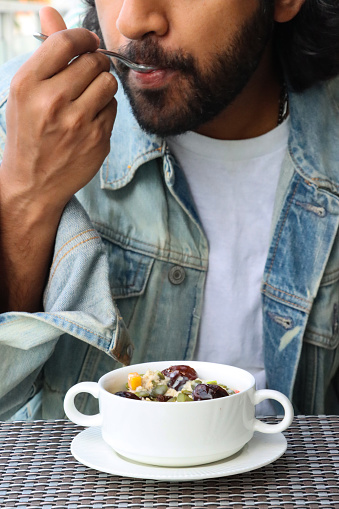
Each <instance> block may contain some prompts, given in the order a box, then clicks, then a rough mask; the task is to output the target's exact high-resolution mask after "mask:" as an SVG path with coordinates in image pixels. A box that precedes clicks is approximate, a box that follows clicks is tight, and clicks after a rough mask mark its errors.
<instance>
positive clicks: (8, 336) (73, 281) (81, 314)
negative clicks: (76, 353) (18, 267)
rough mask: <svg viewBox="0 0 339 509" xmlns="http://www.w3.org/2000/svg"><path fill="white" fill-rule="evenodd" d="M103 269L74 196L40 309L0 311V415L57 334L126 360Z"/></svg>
mask: <svg viewBox="0 0 339 509" xmlns="http://www.w3.org/2000/svg"><path fill="white" fill-rule="evenodd" d="M16 67H17V66H16ZM3 69H4V72H3V73H2V78H1V80H0V98H1V103H0V161H1V159H2V153H3V148H4V144H5V137H6V135H5V131H6V127H5V106H6V101H7V99H6V98H7V96H8V89H9V81H10V75H13V72H12V73H11V72H10V71H11V68H10V66H8V65H7V66H5V68H3ZM6 75H8V76H7V79H6ZM107 274H108V261H107V255H106V252H105V248H104V245H103V242H102V240H101V238H100V235H99V234H98V233H97V231H96V230H95V229H94V227H93V226H92V224H91V222H90V219H89V217H88V215H87V214H86V212H85V211H84V209H83V207H82V206H81V205H80V203H79V202H78V200H77V199H76V198H75V197H74V198H73V199H72V200H71V201H70V202H69V204H68V205H67V207H66V208H65V210H64V213H63V216H62V219H61V221H60V225H59V229H58V232H57V236H56V241H55V250H54V258H53V262H52V265H51V268H50V274H49V279H48V283H47V287H46V289H45V292H44V310H43V311H42V312H39V313H32V314H30V313H24V312H20V313H19V312H8V313H4V314H2V315H0V372H1V375H2V376H1V379H0V418H2V419H4V418H8V417H10V416H11V415H13V414H14V413H15V411H16V410H17V409H18V408H20V407H21V406H22V405H23V404H24V403H25V402H26V401H27V400H28V399H29V398H30V397H31V390H32V384H33V383H34V380H35V379H36V378H37V376H38V374H39V372H40V370H41V368H42V366H43V365H44V363H45V362H46V360H47V359H48V358H49V357H50V356H51V354H52V353H53V350H54V347H55V345H56V342H57V341H58V338H59V337H60V336H61V335H62V334H65V333H66V334H67V333H68V334H69V335H71V336H73V337H75V338H77V339H79V340H82V341H85V342H87V343H89V344H91V345H94V346H95V347H97V348H99V349H100V350H102V351H104V352H106V353H107V354H109V355H110V356H111V357H113V358H115V359H117V360H119V361H120V362H122V363H124V364H127V363H128V362H129V360H130V357H131V353H132V348H133V347H132V345H131V344H130V341H129V337H128V334H127V331H126V327H125V325H124V322H123V320H122V318H121V316H120V314H119V311H118V309H117V307H116V306H115V303H114V301H113V299H112V296H111V291H110V287H109V279H108V275H107ZM0 291H1V288H0Z"/></svg>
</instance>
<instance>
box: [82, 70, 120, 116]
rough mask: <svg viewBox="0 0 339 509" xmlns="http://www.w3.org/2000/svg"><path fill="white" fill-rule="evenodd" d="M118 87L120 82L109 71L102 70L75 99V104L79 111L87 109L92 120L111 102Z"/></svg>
mask: <svg viewBox="0 0 339 509" xmlns="http://www.w3.org/2000/svg"><path fill="white" fill-rule="evenodd" d="M117 89H118V84H117V81H116V79H115V78H114V76H113V75H112V74H110V73H109V72H102V73H101V74H99V75H98V76H97V78H96V79H95V80H94V81H92V83H91V84H90V85H89V86H88V87H87V88H86V90H85V91H84V92H83V94H81V96H80V97H79V98H78V99H77V100H76V101H74V105H75V106H76V107H77V108H78V109H79V111H86V116H87V118H88V119H89V120H90V121H91V120H93V119H94V118H95V117H97V115H99V113H100V112H101V111H102V110H103V109H104V108H105V107H106V106H107V105H108V104H110V103H111V101H112V100H113V99H114V95H115V94H116V92H117Z"/></svg>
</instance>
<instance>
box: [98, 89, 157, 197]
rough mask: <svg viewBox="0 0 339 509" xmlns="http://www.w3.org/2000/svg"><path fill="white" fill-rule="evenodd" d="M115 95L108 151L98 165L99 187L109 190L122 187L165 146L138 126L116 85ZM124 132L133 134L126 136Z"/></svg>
mask: <svg viewBox="0 0 339 509" xmlns="http://www.w3.org/2000/svg"><path fill="white" fill-rule="evenodd" d="M116 98H117V102H118V113H117V117H116V120H115V123H114V129H113V132H112V136H111V152H110V154H109V156H108V157H107V159H106V160H105V162H104V164H103V166H102V168H101V179H100V180H101V187H102V188H103V189H112V190H116V189H121V188H122V187H124V186H126V185H127V184H128V183H129V182H130V181H131V180H132V179H133V177H134V175H135V173H136V171H137V170H138V168H139V167H140V166H142V165H143V164H144V163H147V162H148V161H151V160H152V159H156V158H158V157H162V156H163V155H164V153H165V149H166V143H165V141H164V140H163V139H161V138H159V137H158V136H155V135H149V134H146V133H145V132H144V131H143V130H142V129H141V128H140V126H139V124H138V123H137V121H136V119H135V117H134V115H133V113H132V110H131V107H130V105H129V102H128V101H127V100H126V98H125V97H124V92H123V90H122V86H121V85H120V84H119V90H118V93H117V95H116ZM126 132H129V133H133V136H129V137H128V138H126ZM122 138H123V139H124V141H123V142H122Z"/></svg>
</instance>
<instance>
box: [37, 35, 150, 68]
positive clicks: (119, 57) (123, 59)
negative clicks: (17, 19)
mask: <svg viewBox="0 0 339 509" xmlns="http://www.w3.org/2000/svg"><path fill="white" fill-rule="evenodd" d="M33 36H34V37H35V38H36V39H38V40H39V41H45V40H46V39H48V35H44V34H41V33H40V32H36V33H35V34H33ZM96 51H97V52H98V53H103V54H104V55H108V56H109V57H114V58H116V59H117V60H120V62H122V63H123V64H125V65H127V67H130V68H131V69H133V70H134V71H137V72H145V73H146V72H151V71H155V70H156V69H157V68H156V67H152V66H151V65H143V64H136V63H135V62H132V61H131V60H129V59H128V58H126V57H123V56H122V55H119V53H115V52H114V51H108V50H106V49H101V48H98V49H97V50H96Z"/></svg>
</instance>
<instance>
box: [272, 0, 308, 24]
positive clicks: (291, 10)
mask: <svg viewBox="0 0 339 509" xmlns="http://www.w3.org/2000/svg"><path fill="white" fill-rule="evenodd" d="M304 3H305V0H275V10H274V20H275V21H277V22H278V23H286V21H291V19H293V18H294V16H296V15H297V14H298V12H299V11H300V9H301V7H302V6H303V4H304Z"/></svg>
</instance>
